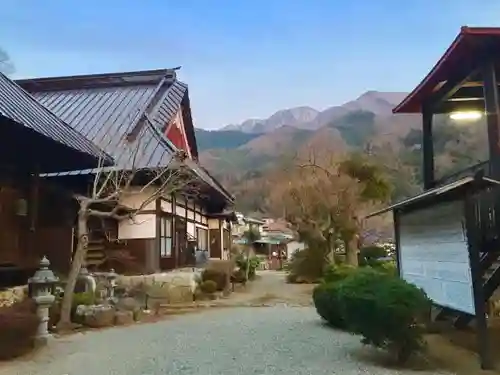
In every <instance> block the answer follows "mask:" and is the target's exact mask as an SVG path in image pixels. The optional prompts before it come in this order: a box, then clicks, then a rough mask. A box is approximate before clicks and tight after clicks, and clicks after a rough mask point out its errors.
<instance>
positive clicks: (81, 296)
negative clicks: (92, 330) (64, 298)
mask: <svg viewBox="0 0 500 375" xmlns="http://www.w3.org/2000/svg"><path fill="white" fill-rule="evenodd" d="M95 301H96V298H95V295H94V294H93V293H91V292H81V293H74V294H73V301H72V302H71V320H72V321H73V322H75V323H80V322H79V321H78V318H77V317H76V308H77V307H78V306H80V305H85V306H91V305H94V304H95Z"/></svg>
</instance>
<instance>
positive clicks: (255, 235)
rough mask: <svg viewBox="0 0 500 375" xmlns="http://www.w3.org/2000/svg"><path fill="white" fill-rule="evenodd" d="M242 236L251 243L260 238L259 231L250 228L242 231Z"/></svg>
mask: <svg viewBox="0 0 500 375" xmlns="http://www.w3.org/2000/svg"><path fill="white" fill-rule="evenodd" d="M242 238H243V239H245V240H246V243H247V244H249V245H251V244H253V243H254V242H255V241H258V240H260V233H259V231H257V230H255V229H253V228H251V229H249V230H247V231H245V232H244V233H243V236H242Z"/></svg>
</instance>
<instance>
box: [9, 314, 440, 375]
mask: <svg viewBox="0 0 500 375" xmlns="http://www.w3.org/2000/svg"><path fill="white" fill-rule="evenodd" d="M359 347H360V344H359V339H357V338H355V337H352V336H350V335H348V334H344V333H337V332H334V331H332V330H330V329H328V328H325V327H323V326H322V325H321V324H320V322H319V320H318V317H317V316H316V314H315V312H314V309H313V308H310V307H284V306H281V307H280V306H275V307H267V308H256V307H253V308H252V307H247V308H230V309H221V310H211V311H207V312H204V313H196V314H190V315H184V316H181V317H176V318H173V319H170V320H166V321H162V322H158V323H152V324H142V325H136V326H132V327H128V328H120V329H108V330H104V331H100V332H90V333H87V334H80V335H74V336H70V337H67V338H65V339H60V340H58V341H57V342H55V343H53V345H52V347H51V348H50V350H48V353H46V354H45V355H38V356H36V357H35V358H34V359H33V360H31V361H22V362H17V363H12V364H9V365H4V366H0V375H7V374H8V375H14V374H16V375H65V374H67V375H88V374H95V375H105V374H116V375H118V374H120V375H156V374H158V375H160V374H169V375H212V374H213V375H220V374H242V375H247V374H248V375H251V374H252V375H253V374H258V375H264V374H273V375H278V374H286V375H293V374H314V375H323V374H325V375H327V374H328V375H332V374H343V375H355V374H372V375H378V374H380V375H382V374H384V375H387V374H405V373H406V372H405V371H401V370H400V371H390V370H387V369H384V368H381V367H376V366H374V365H370V364H368V363H360V362H359V361H357V360H356V358H354V357H352V353H353V352H355V351H356V349H357V348H359ZM55 353H57V356H55ZM408 373H412V372H411V371H408ZM420 374H426V375H427V374H433V373H422V372H420ZM436 374H437V373H436Z"/></svg>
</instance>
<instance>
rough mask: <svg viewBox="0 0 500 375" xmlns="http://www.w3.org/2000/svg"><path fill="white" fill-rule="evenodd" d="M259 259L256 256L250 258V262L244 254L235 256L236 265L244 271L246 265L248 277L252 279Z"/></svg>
mask: <svg viewBox="0 0 500 375" xmlns="http://www.w3.org/2000/svg"><path fill="white" fill-rule="evenodd" d="M259 265H260V259H259V258H258V257H256V256H254V257H251V258H250V262H247V259H246V258H245V257H244V256H239V257H238V258H236V266H237V267H238V268H239V269H240V270H242V271H243V272H245V273H246V270H247V266H248V279H250V280H252V279H254V278H255V275H256V272H257V268H259Z"/></svg>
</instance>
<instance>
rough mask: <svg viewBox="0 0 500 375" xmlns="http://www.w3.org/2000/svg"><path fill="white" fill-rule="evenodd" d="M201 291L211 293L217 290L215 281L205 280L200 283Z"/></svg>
mask: <svg viewBox="0 0 500 375" xmlns="http://www.w3.org/2000/svg"><path fill="white" fill-rule="evenodd" d="M200 289H201V291H202V292H203V293H207V294H212V293H215V292H216V291H217V283H216V282H215V281H213V280H205V281H203V282H202V283H201V284H200Z"/></svg>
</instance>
